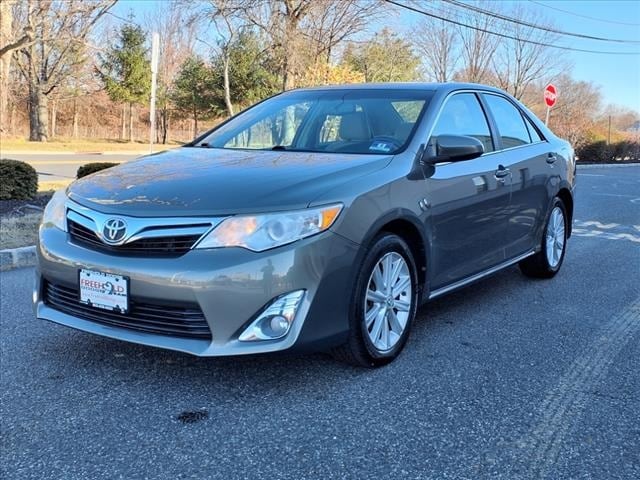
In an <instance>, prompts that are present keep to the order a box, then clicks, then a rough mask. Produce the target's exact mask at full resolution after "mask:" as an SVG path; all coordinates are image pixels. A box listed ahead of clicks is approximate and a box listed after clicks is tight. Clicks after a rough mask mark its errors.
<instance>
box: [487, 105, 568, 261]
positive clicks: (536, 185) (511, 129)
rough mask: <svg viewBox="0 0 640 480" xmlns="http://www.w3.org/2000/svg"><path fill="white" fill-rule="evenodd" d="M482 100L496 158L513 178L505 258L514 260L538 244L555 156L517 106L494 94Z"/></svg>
mask: <svg viewBox="0 0 640 480" xmlns="http://www.w3.org/2000/svg"><path fill="white" fill-rule="evenodd" d="M481 98H482V100H483V101H484V103H485V108H486V110H487V112H488V113H489V116H490V119H491V120H492V121H493V122H494V125H495V129H496V132H497V134H498V143H499V148H498V149H497V150H498V151H497V152H496V153H495V156H496V158H497V159H498V160H499V162H500V164H502V165H503V166H504V167H505V169H508V170H509V172H510V176H511V184H512V186H511V203H510V206H509V211H508V220H507V231H506V236H507V246H506V256H507V258H513V257H516V256H518V255H521V254H524V253H527V252H529V251H530V250H531V249H533V248H534V247H535V246H536V245H537V243H538V240H537V239H538V238H539V236H538V233H539V230H540V228H541V227H542V225H543V223H544V218H545V214H546V211H547V207H548V204H549V200H550V198H549V193H548V191H549V189H548V187H549V181H550V178H551V177H550V176H552V175H553V172H554V169H555V167H554V163H555V161H556V156H555V153H554V152H552V151H551V150H550V144H549V143H548V142H546V141H544V139H543V138H542V135H541V133H540V132H539V131H538V130H537V129H536V128H535V126H534V125H533V123H532V122H531V121H530V120H528V119H527V118H526V115H525V114H524V113H523V112H522V111H521V110H520V108H519V107H518V106H517V105H516V104H515V103H513V102H512V101H511V100H509V99H508V98H506V97H505V96H503V95H499V94H493V93H483V94H482V96H481ZM556 170H557V169H556Z"/></svg>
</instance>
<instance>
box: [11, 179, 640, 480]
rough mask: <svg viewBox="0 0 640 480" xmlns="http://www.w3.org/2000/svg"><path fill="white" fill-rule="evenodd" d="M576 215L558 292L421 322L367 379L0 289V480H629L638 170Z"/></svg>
mask: <svg viewBox="0 0 640 480" xmlns="http://www.w3.org/2000/svg"><path fill="white" fill-rule="evenodd" d="M575 219H576V222H575V231H574V232H575V233H574V236H573V237H572V238H571V239H570V241H569V246H568V253H567V256H566V259H565V263H564V266H563V268H562V270H561V272H560V273H559V274H558V275H557V276H556V277H555V278H554V279H553V280H546V281H533V280H530V279H527V278H525V277H524V276H522V275H521V274H520V272H519V270H518V269H517V268H516V267H513V268H510V269H508V270H506V271H503V272H501V273H499V274H497V275H495V276H493V277H492V278H490V279H487V280H484V281H482V282H480V283H477V284H475V285H473V286H470V287H468V288H466V289H464V290H462V291H459V292H457V293H454V294H451V295H448V296H446V297H442V298H441V299H439V300H437V301H435V302H433V303H430V304H428V305H426V306H424V307H423V308H422V309H421V310H420V311H419V320H418V321H417V322H416V324H415V326H414V331H413V332H412V335H411V338H410V339H409V342H408V344H407V347H406V349H405V351H404V352H403V354H402V355H401V356H400V357H399V358H398V359H397V361H396V362H394V363H393V364H391V365H389V366H387V367H384V368H381V369H377V370H364V369H356V368H352V367H348V366H345V365H343V364H340V363H338V362H335V361H333V360H332V359H331V358H330V357H328V356H326V355H324V354H313V355H307V356H295V357H287V356H275V357H245V358H222V359H221V358H217V359H203V358H196V357H191V356H188V355H184V354H179V353H174V352H168V351H163V350H159V349H154V348H148V347H142V346H136V345H132V344H127V343H122V342H119V341H116V340H110V339H107V338H101V337H97V336H93V335H90V334H87V333H82V332H79V331H74V330H71V329H67V328H64V327H61V326H57V325H54V324H51V323H47V322H45V321H38V320H36V319H34V317H33V314H32V311H31V304H30V302H31V300H30V298H31V286H32V279H33V269H22V270H15V271H10V272H5V273H2V274H1V275H0V280H1V282H0V283H1V285H0V286H1V295H2V297H1V299H2V304H1V310H0V313H1V320H0V327H1V330H0V355H1V357H0V359H1V364H0V373H1V379H0V409H1V410H0V413H1V422H2V424H1V432H0V433H1V440H0V441H1V444H0V446H1V448H0V468H1V470H0V477H2V478H6V479H49V478H55V479H89V478H90V479H114V478H126V479H136V478H150V479H156V478H157V479H161V478H162V479H164V478H166V479H174V478H194V479H203V478H215V479H225V480H228V479H236V478H237V479H245V478H250V479H257V478H265V479H279V478H287V479H304V478H319V479H330V478H336V479H343V478H353V479H365V478H367V479H368V478H373V479H378V478H379V479H396V478H410V479H415V478H434V479H446V478H455V479H478V478H491V479H496V478H501V479H519V478H522V479H535V478H545V479H547V478H548V479H607V480H608V479H637V478H640V375H639V374H638V372H640V283H639V281H640V167H628V168H619V169H589V170H584V171H582V172H581V173H580V174H579V175H578V192H577V198H576V214H575Z"/></svg>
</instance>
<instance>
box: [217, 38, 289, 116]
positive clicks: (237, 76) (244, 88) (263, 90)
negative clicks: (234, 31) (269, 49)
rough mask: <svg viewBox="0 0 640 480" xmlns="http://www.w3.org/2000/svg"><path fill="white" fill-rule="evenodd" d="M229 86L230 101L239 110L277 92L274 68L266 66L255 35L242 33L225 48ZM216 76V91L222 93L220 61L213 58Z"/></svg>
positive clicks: (265, 59) (220, 57)
mask: <svg viewBox="0 0 640 480" xmlns="http://www.w3.org/2000/svg"><path fill="white" fill-rule="evenodd" d="M228 48H229V51H228V55H229V84H230V93H231V100H232V101H233V103H234V104H235V105H239V106H240V107H241V108H242V107H246V106H248V105H251V104H253V103H256V102H258V101H260V100H263V99H265V98H266V97H269V96H271V95H273V94H275V93H277V92H278V91H280V85H279V83H280V82H279V80H278V77H277V76H276V74H275V73H272V72H273V71H274V70H275V65H269V64H268V62H269V61H270V59H269V57H268V56H266V55H265V54H264V52H263V50H264V49H263V47H262V45H261V44H260V42H259V39H258V36H257V35H256V34H255V33H253V32H251V31H249V30H245V31H242V32H241V33H240V34H239V35H238V36H237V37H236V38H235V39H234V41H233V42H232V43H231V44H230V45H229V47H228ZM213 68H214V70H215V75H216V85H217V87H216V89H217V90H220V91H222V90H223V89H224V84H223V68H224V65H223V59H222V56H221V55H218V56H216V57H214V58H213Z"/></svg>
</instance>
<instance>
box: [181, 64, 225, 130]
mask: <svg viewBox="0 0 640 480" xmlns="http://www.w3.org/2000/svg"><path fill="white" fill-rule="evenodd" d="M171 100H172V101H173V103H174V105H175V108H176V110H177V111H178V113H179V114H181V115H182V116H185V117H186V116H190V117H191V118H192V119H193V126H194V134H195V135H196V136H197V135H198V120H202V119H208V118H212V117H214V116H216V115H224V111H225V110H224V109H225V107H224V98H223V93H222V91H221V90H220V88H219V85H217V82H216V78H215V74H214V71H213V70H212V69H211V68H210V67H208V66H207V65H205V63H204V62H203V61H202V59H200V58H198V57H190V58H188V59H187V60H186V61H185V62H184V63H183V64H182V67H181V68H180V71H179V72H178V75H177V77H176V79H175V82H174V85H173V92H172V94H171Z"/></svg>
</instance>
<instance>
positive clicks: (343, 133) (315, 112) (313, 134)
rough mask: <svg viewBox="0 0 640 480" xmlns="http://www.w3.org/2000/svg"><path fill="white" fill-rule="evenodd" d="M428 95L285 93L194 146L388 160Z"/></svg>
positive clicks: (388, 91)
mask: <svg viewBox="0 0 640 480" xmlns="http://www.w3.org/2000/svg"><path fill="white" fill-rule="evenodd" d="M431 94H432V92H430V91H424V90H392V89H386V90H383V89H379V90H364V89H363V90H324V91H322V90H320V91H298V92H291V93H286V94H283V95H278V96H276V97H273V98H270V99H268V100H266V101H264V102H262V103H260V104H258V105H256V106H254V107H252V108H250V109H248V110H246V111H244V112H242V113H240V114H239V115H238V116H237V117H235V118H233V119H231V120H230V121H229V122H227V123H225V124H223V125H222V126H220V127H218V128H216V129H215V130H213V131H212V132H211V133H210V134H208V135H206V136H205V137H204V138H201V139H200V140H199V141H198V142H197V143H196V144H195V146H201V147H213V148H226V149H249V150H284V151H304V152H340V153H356V154H363V153H364V154H393V153H396V152H398V151H400V150H402V149H403V148H404V147H405V145H406V144H407V143H408V141H409V140H410V136H411V134H412V132H413V129H414V126H415V125H416V123H417V122H418V121H419V119H420V118H421V114H422V112H423V111H424V109H425V106H426V105H427V103H428V101H429V99H430V98H431Z"/></svg>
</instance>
